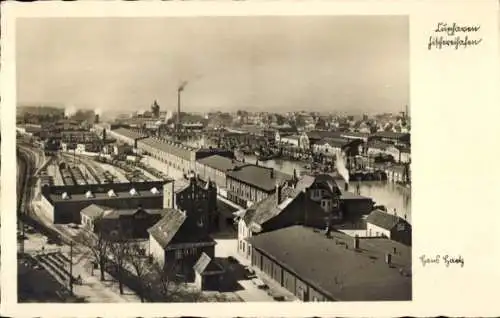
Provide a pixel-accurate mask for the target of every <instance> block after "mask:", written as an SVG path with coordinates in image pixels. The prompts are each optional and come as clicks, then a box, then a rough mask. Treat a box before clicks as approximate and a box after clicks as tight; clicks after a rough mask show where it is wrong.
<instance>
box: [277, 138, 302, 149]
mask: <svg viewBox="0 0 500 318" xmlns="http://www.w3.org/2000/svg"><path fill="white" fill-rule="evenodd" d="M280 143H281V144H283V145H287V146H292V147H296V148H303V147H302V146H301V144H300V135H289V136H283V137H281V139H280Z"/></svg>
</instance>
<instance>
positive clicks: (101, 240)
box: [75, 216, 110, 281]
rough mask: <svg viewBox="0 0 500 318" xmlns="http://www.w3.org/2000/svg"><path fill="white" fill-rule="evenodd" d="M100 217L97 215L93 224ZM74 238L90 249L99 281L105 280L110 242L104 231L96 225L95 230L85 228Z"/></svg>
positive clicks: (97, 222) (97, 221) (96, 222)
mask: <svg viewBox="0 0 500 318" xmlns="http://www.w3.org/2000/svg"><path fill="white" fill-rule="evenodd" d="M101 218H102V217H101V216H100V217H98V218H97V219H96V220H95V221H94V224H95V225H97V224H99V220H100V219H101ZM75 240H76V241H77V242H78V243H80V244H82V245H83V246H85V247H86V248H87V249H89V250H90V251H91V253H92V257H93V259H94V262H95V263H96V264H98V265H99V270H100V273H101V281H103V280H105V276H104V273H105V270H106V262H107V259H108V258H107V257H108V252H109V248H110V242H109V240H108V235H107V234H106V232H105V231H103V230H101V229H99V227H97V231H95V232H92V231H91V229H85V230H83V231H81V232H80V233H79V234H78V235H77V236H76V237H75Z"/></svg>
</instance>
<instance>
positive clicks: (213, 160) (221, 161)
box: [198, 155, 245, 172]
mask: <svg viewBox="0 0 500 318" xmlns="http://www.w3.org/2000/svg"><path fill="white" fill-rule="evenodd" d="M198 162H199V163H201V164H203V165H205V166H207V167H210V168H213V169H216V170H219V171H224V172H226V171H228V170H231V169H233V168H234V167H241V166H244V165H245V163H243V162H241V161H237V160H234V159H230V158H226V157H223V156H219V155H212V156H209V157H205V158H203V159H199V160H198Z"/></svg>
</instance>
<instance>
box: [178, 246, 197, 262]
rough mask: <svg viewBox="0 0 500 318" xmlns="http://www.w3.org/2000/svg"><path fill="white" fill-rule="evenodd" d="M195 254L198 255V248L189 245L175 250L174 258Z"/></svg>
mask: <svg viewBox="0 0 500 318" xmlns="http://www.w3.org/2000/svg"><path fill="white" fill-rule="evenodd" d="M196 255H198V248H196V247H189V248H184V249H178V250H175V259H176V260H180V259H183V258H184V257H186V256H196Z"/></svg>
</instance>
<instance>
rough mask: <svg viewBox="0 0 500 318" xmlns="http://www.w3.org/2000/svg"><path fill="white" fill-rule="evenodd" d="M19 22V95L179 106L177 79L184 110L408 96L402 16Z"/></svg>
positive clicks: (376, 101)
mask: <svg viewBox="0 0 500 318" xmlns="http://www.w3.org/2000/svg"><path fill="white" fill-rule="evenodd" d="M229 25H230V26H231V28H228V26H229ZM200 30H202V31H200ZM327 30H332V32H328V31H327ZM339 30H342V32H339ZM367 30H369V31H367ZM17 34H18V39H17V50H18V51H17V67H18V70H17V72H18V75H17V80H18V83H17V84H18V103H19V104H30V105H40V104H43V105H54V104H55V105H63V106H64V107H65V108H68V107H70V108H74V109H94V110H95V109H99V110H100V111H102V112H105V113H107V112H116V110H119V111H122V112H130V111H134V110H146V109H148V108H149V106H150V104H151V103H152V101H153V100H157V101H158V103H159V104H160V106H161V108H162V110H172V111H174V112H175V110H176V103H177V95H176V94H177V87H178V85H179V84H180V83H181V82H182V81H187V82H188V84H187V86H186V89H185V91H184V92H183V93H182V107H183V109H182V110H183V111H187V112H194V111H196V112H210V111H217V110H220V111H228V112H233V111H236V110H238V109H241V110H248V111H253V112H259V111H268V112H287V111H300V110H307V111H316V112H340V113H343V112H349V113H383V112H400V111H404V109H405V105H407V104H409V97H408V95H409V84H408V81H409V56H408V51H409V48H408V46H409V44H408V42H409V41H408V21H407V18H406V17H383V16H378V17H345V16H342V17H340V16H339V17H244V18H242V17H223V18H222V17H217V18H213V17H212V18H155V19H140V18H120V19H109V18H79V19H59V18H50V19H21V20H20V21H19V22H18V32H17ZM154 39H156V40H154ZM158 39H159V40H158ZM346 39H348V41H346ZM41 43H43V45H42V44H41ZM82 61H83V62H82Z"/></svg>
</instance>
